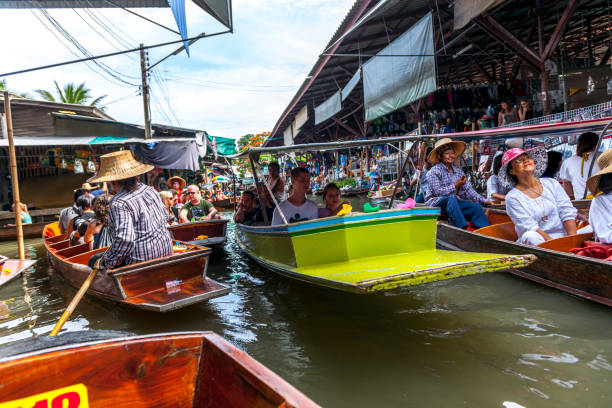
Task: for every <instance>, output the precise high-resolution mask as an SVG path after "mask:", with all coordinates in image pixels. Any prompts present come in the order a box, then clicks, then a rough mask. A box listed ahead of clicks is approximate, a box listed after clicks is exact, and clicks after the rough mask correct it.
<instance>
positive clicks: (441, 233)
mask: <svg viewBox="0 0 612 408" xmlns="http://www.w3.org/2000/svg"><path fill="white" fill-rule="evenodd" d="M437 238H438V244H439V246H440V247H442V248H449V249H453V250H456V249H460V250H464V251H476V252H503V253H507V254H525V253H530V254H533V255H535V256H536V257H537V260H536V261H535V262H533V263H532V264H531V265H529V266H528V267H527V268H525V269H523V270H511V271H510V272H511V273H513V274H515V275H518V276H521V277H523V278H527V279H530V280H532V281H535V282H538V283H540V284H543V285H546V286H550V287H553V288H556V289H559V290H562V291H564V292H567V293H571V294H573V295H576V296H580V297H582V298H585V299H589V300H592V301H595V302H599V303H602V304H604V305H607V306H612V263H610V262H606V261H602V260H598V259H594V258H587V257H583V256H578V255H574V254H571V253H564V252H559V251H554V250H550V249H546V248H540V247H532V246H527V245H522V244H518V243H516V242H512V241H508V240H505V239H502V238H494V237H489V236H486V235H482V234H478V233H475V232H470V231H466V230H462V229H459V228H456V227H453V226H451V225H448V224H446V223H443V222H439V223H438V234H437Z"/></svg>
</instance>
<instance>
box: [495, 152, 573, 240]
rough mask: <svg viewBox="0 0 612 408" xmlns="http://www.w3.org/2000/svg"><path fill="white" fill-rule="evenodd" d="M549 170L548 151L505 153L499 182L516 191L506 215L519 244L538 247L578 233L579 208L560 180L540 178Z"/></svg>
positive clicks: (511, 194)
mask: <svg viewBox="0 0 612 408" xmlns="http://www.w3.org/2000/svg"><path fill="white" fill-rule="evenodd" d="M545 169H546V150H545V149H544V148H541V147H540V148H535V149H531V150H527V151H524V150H523V149H518V148H516V149H511V150H508V151H507V152H506V153H504V156H503V158H502V166H501V169H500V170H499V179H500V181H501V183H502V185H503V186H505V187H506V188H512V190H510V192H508V194H507V195H506V212H507V213H508V216H510V218H511V219H512V221H513V222H514V229H515V230H516V235H518V237H519V239H518V241H517V242H519V243H521V244H527V245H538V244H540V243H542V242H544V241H550V240H551V239H554V238H561V237H564V236H566V235H575V234H576V221H575V219H576V214H577V211H576V209H575V208H574V207H573V206H572V203H571V201H570V199H569V197H568V195H567V194H566V192H565V191H564V190H563V187H561V184H559V183H558V182H557V181H556V180H554V179H551V178H541V179H540V178H538V177H540V176H541V175H542V173H544V170H545Z"/></svg>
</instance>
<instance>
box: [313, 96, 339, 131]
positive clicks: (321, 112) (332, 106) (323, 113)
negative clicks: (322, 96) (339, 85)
mask: <svg viewBox="0 0 612 408" xmlns="http://www.w3.org/2000/svg"><path fill="white" fill-rule="evenodd" d="M341 109H342V96H341V95H340V91H338V92H336V93H335V94H333V95H332V96H331V97H330V98H329V99H328V100H326V101H325V102H323V103H322V104H320V105H319V106H315V125H318V124H319V123H321V122H324V121H326V120H327V119H329V118H331V117H332V116H334V115H335V114H336V113H338V112H340V110H341Z"/></svg>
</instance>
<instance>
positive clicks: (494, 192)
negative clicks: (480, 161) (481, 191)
mask: <svg viewBox="0 0 612 408" xmlns="http://www.w3.org/2000/svg"><path fill="white" fill-rule="evenodd" d="M501 163H502V155H501V154H498V155H497V156H495V158H494V159H493V174H491V176H490V177H489V179H488V180H487V198H488V199H489V200H497V201H504V200H505V199H506V193H507V192H508V190H507V189H506V188H505V187H504V186H502V185H501V184H500V182H499V177H498V176H497V175H498V174H499V169H500V167H501Z"/></svg>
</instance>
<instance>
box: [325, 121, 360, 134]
mask: <svg viewBox="0 0 612 408" xmlns="http://www.w3.org/2000/svg"><path fill="white" fill-rule="evenodd" d="M331 120H333V121H334V122H336V123H337V124H338V125H340V126H341V127H342V128H344V129H345V130H347V131H348V132H349V133H350V134H351V135H353V136H355V137H361V134H360V133H359V132H357V131H356V130H355V129H353V128H352V127H350V126H349V125H347V124H346V123H344V122H342V121H341V120H339V119H338V118H336V117H335V116H332V117H331Z"/></svg>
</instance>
